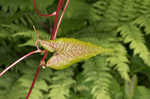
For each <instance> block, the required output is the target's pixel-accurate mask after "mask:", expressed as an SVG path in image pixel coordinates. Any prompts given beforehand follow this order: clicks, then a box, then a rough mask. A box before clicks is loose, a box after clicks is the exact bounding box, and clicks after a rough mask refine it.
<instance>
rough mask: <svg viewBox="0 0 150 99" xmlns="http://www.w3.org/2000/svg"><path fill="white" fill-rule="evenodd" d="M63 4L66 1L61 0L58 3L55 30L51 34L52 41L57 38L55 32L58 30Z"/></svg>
mask: <svg viewBox="0 0 150 99" xmlns="http://www.w3.org/2000/svg"><path fill="white" fill-rule="evenodd" d="M63 2H64V0H59V2H58V6H57V10H56V16H55V20H54V26H53V30H52V33H51V34H52V35H51V40H54V39H55V38H56V36H55V31H56V28H57V20H58V14H59V11H60V9H61V8H62V5H63Z"/></svg>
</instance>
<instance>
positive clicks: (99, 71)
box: [83, 56, 111, 99]
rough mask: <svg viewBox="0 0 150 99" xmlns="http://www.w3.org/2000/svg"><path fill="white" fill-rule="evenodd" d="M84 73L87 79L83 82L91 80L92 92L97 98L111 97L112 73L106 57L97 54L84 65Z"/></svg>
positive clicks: (107, 98)
mask: <svg viewBox="0 0 150 99" xmlns="http://www.w3.org/2000/svg"><path fill="white" fill-rule="evenodd" d="M83 68H84V71H83V75H84V76H85V80H84V81H83V82H90V83H91V84H90V85H89V88H91V94H92V95H93V96H94V98H96V99H111V97H110V93H109V92H110V90H109V87H110V84H111V75H110V74H109V70H110V69H109V67H107V63H106V57H101V56H97V57H94V58H92V59H90V60H89V61H86V62H85V64H84V65H83Z"/></svg>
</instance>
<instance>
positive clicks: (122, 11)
mask: <svg viewBox="0 0 150 99" xmlns="http://www.w3.org/2000/svg"><path fill="white" fill-rule="evenodd" d="M36 5H37V8H38V9H39V10H40V12H41V13H45V14H48V13H51V12H53V11H55V10H56V5H57V0H44V1H43V0H36ZM53 23H54V22H53V17H51V18H43V17H40V16H38V15H37V14H36V13H35V12H34V10H33V7H32V0H0V56H2V57H0V71H2V70H3V69H4V68H6V67H7V66H8V65H10V64H11V63H12V62H13V61H15V60H16V59H18V58H20V57H21V56H23V55H24V54H26V53H28V52H30V51H32V50H35V49H36V47H35V46H34V43H35V41H36V33H35V32H34V31H33V28H32V26H33V25H35V27H36V28H37V30H38V32H39V33H40V38H41V39H42V40H47V39H49V37H50V35H49V34H50V31H51V29H52V26H53ZM57 37H58V38H59V37H61V38H62V37H67V38H69V37H70V38H76V39H80V40H83V41H87V42H91V43H93V44H96V45H99V46H101V47H103V48H106V49H111V50H113V51H112V52H111V53H103V54H101V55H98V56H96V57H93V58H90V59H89V60H86V61H82V62H80V63H76V64H73V65H72V66H71V67H69V68H67V69H64V70H61V71H55V70H53V69H50V68H45V69H41V71H40V74H39V77H38V80H37V83H36V85H35V87H34V89H33V92H32V94H31V97H30V99H149V98H150V95H149V94H150V87H149V83H150V61H149V60H150V51H149V48H150V40H149V37H150V1H149V0H70V4H69V7H68V8H67V12H66V13H65V16H64V18H63V21H62V24H61V26H60V29H59V31H58V35H57ZM50 56H51V55H49V57H50ZM41 57H42V55H38V54H37V55H34V56H30V57H29V58H28V59H26V60H24V61H22V62H21V63H19V64H17V65H16V67H15V68H13V69H11V70H10V71H8V72H7V73H6V74H5V75H3V76H2V77H0V99H24V98H25V96H26V95H27V92H28V90H29V88H30V85H31V83H32V80H33V76H34V74H35V70H36V68H37V66H38V65H39V63H40V59H41ZM49 57H48V58H49Z"/></svg>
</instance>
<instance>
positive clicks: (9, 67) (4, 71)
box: [0, 50, 41, 77]
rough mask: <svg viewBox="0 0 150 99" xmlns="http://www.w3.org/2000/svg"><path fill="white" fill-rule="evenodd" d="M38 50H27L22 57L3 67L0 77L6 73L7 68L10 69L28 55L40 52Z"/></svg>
mask: <svg viewBox="0 0 150 99" xmlns="http://www.w3.org/2000/svg"><path fill="white" fill-rule="evenodd" d="M40 52H41V51H40V50H36V51H32V52H29V53H28V54H26V55H24V56H23V57H21V58H19V59H18V60H16V61H15V62H14V63H12V64H11V65H10V66H8V67H7V68H6V69H4V70H3V71H2V72H1V73H0V77H1V76H2V75H3V74H4V73H6V72H7V71H8V70H9V69H11V68H12V67H14V66H15V65H16V64H17V63H19V62H20V61H22V60H24V59H25V58H27V57H28V56H30V55H32V54H35V53H40Z"/></svg>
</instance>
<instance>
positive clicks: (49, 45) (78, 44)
mask: <svg viewBox="0 0 150 99" xmlns="http://www.w3.org/2000/svg"><path fill="white" fill-rule="evenodd" d="M40 44H41V45H42V46H43V47H44V48H45V49H47V50H49V51H50V52H52V51H55V53H54V55H53V56H52V57H51V58H50V59H49V60H48V62H47V64H46V66H48V67H51V68H54V69H58V70H59V69H64V68H67V67H68V66H70V65H72V64H74V63H76V62H79V61H82V60H87V59H88V58H90V57H93V56H96V55H97V54H100V53H104V52H105V51H107V50H106V49H104V48H102V47H100V46H97V45H94V44H91V43H89V42H83V41H80V40H77V39H74V38H60V39H57V40H54V41H53V40H49V41H43V40H41V41H40Z"/></svg>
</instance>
